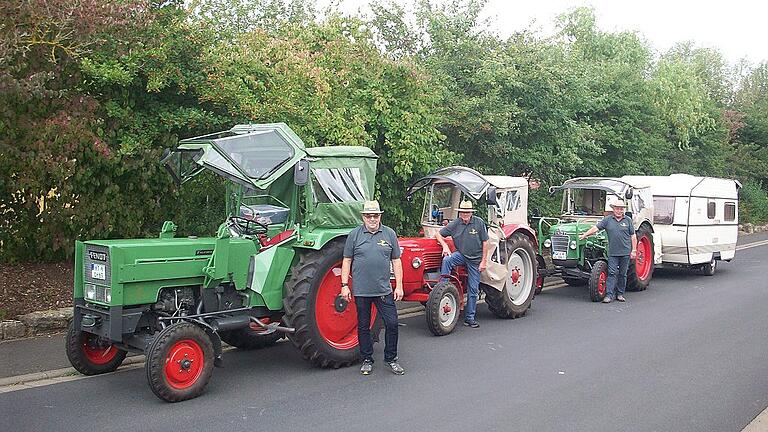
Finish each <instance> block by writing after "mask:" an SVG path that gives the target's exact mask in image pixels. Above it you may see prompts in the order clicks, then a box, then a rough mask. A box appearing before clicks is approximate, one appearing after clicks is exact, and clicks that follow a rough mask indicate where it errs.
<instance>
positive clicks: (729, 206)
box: [725, 202, 736, 222]
mask: <svg viewBox="0 0 768 432" xmlns="http://www.w3.org/2000/svg"><path fill="white" fill-rule="evenodd" d="M735 220H736V203H734V202H727V203H725V221H726V222H733V221H735Z"/></svg>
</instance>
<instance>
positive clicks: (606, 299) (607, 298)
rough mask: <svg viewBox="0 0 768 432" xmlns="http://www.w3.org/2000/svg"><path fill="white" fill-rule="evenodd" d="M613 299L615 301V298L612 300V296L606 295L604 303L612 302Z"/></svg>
mask: <svg viewBox="0 0 768 432" xmlns="http://www.w3.org/2000/svg"><path fill="white" fill-rule="evenodd" d="M612 301H613V300H611V298H610V297H606V298H604V299H603V303H610V302H612Z"/></svg>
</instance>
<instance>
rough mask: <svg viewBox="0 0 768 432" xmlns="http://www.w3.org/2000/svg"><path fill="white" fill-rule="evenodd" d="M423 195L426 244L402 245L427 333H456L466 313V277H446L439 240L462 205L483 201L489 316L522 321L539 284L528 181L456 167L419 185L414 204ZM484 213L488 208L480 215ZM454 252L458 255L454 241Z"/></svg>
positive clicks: (407, 280) (410, 288)
mask: <svg viewBox="0 0 768 432" xmlns="http://www.w3.org/2000/svg"><path fill="white" fill-rule="evenodd" d="M419 191H424V192H425V197H424V211H423V213H422V218H421V226H422V236H420V237H404V238H400V239H399V242H400V248H401V249H402V256H401V259H402V262H403V290H404V294H405V296H404V298H403V300H404V301H418V302H421V303H422V304H423V305H424V306H425V307H426V317H427V325H428V326H429V329H430V331H432V333H433V334H435V335H436V336H442V335H446V334H448V333H450V332H451V331H453V329H454V327H456V323H457V322H458V321H459V315H460V312H461V309H463V307H464V303H465V300H464V298H465V294H466V286H467V272H466V269H465V268H464V267H458V268H457V269H456V270H454V272H453V274H451V275H445V277H441V276H443V275H441V274H440V266H441V263H442V248H441V247H440V244H439V243H438V242H437V240H436V239H435V234H436V233H437V232H438V231H439V230H440V229H441V228H442V227H443V226H444V225H446V224H447V223H448V222H450V221H451V220H453V219H454V218H456V217H458V214H457V212H456V210H455V209H456V208H457V207H458V205H459V202H460V201H461V200H472V201H476V202H477V201H484V202H485V203H486V204H487V208H488V214H487V218H485V217H484V216H485V215H482V214H479V216H481V217H483V218H484V219H486V223H487V225H488V235H489V242H490V243H491V259H490V261H489V262H488V268H487V269H486V271H484V272H483V273H482V275H481V279H480V290H481V291H483V292H485V302H486V304H487V305H488V308H489V309H490V311H491V312H492V313H493V314H494V315H496V316H498V317H500V318H519V317H522V316H523V315H525V313H526V312H527V311H528V308H529V307H530V306H531V301H532V300H533V296H534V293H535V291H536V290H537V288H538V289H540V286H538V285H540V284H541V279H540V278H537V267H538V261H537V256H536V248H535V246H534V245H536V244H538V243H537V242H536V234H535V232H534V231H533V229H531V227H530V226H528V222H527V217H528V181H527V179H525V178H522V177H507V176H484V175H482V174H480V173H478V172H477V171H475V170H472V169H470V168H465V167H459V166H452V167H447V168H442V169H440V170H438V171H436V172H435V173H433V174H430V175H428V176H426V177H423V178H421V179H419V180H417V181H416V182H415V183H414V184H413V185H412V186H411V187H410V188H409V189H408V197H409V199H410V198H411V197H413V195H414V194H416V193H417V192H419ZM480 208H482V207H480ZM447 241H448V245H449V246H450V247H451V249H453V248H454V246H453V242H452V241H451V239H450V238H449V239H448V240H447Z"/></svg>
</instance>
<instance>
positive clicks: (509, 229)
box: [501, 224, 538, 249]
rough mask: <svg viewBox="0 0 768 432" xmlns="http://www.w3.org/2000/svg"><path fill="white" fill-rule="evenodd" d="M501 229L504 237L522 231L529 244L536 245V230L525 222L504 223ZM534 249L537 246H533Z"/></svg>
mask: <svg viewBox="0 0 768 432" xmlns="http://www.w3.org/2000/svg"><path fill="white" fill-rule="evenodd" d="M501 229H502V231H504V238H510V237H512V235H513V234H515V233H518V232H519V233H522V234H524V235H526V236H527V237H528V239H530V241H531V244H532V245H534V246H538V242H537V241H536V232H535V231H534V230H533V228H531V227H530V226H528V225H527V224H509V225H504V226H503V227H501ZM534 249H537V247H534Z"/></svg>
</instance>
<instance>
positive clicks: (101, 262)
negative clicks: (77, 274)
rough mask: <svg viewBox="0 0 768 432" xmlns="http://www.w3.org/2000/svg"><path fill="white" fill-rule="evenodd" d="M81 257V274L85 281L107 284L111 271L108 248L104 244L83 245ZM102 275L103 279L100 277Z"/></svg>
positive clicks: (110, 278) (110, 277)
mask: <svg viewBox="0 0 768 432" xmlns="http://www.w3.org/2000/svg"><path fill="white" fill-rule="evenodd" d="M84 255H85V256H84V257H83V276H84V279H85V281H86V282H89V283H93V284H99V285H109V284H110V281H111V280H112V271H111V268H110V267H111V266H110V264H109V248H107V247H105V246H93V245H86V246H85V254H84ZM102 277H103V279H102Z"/></svg>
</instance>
